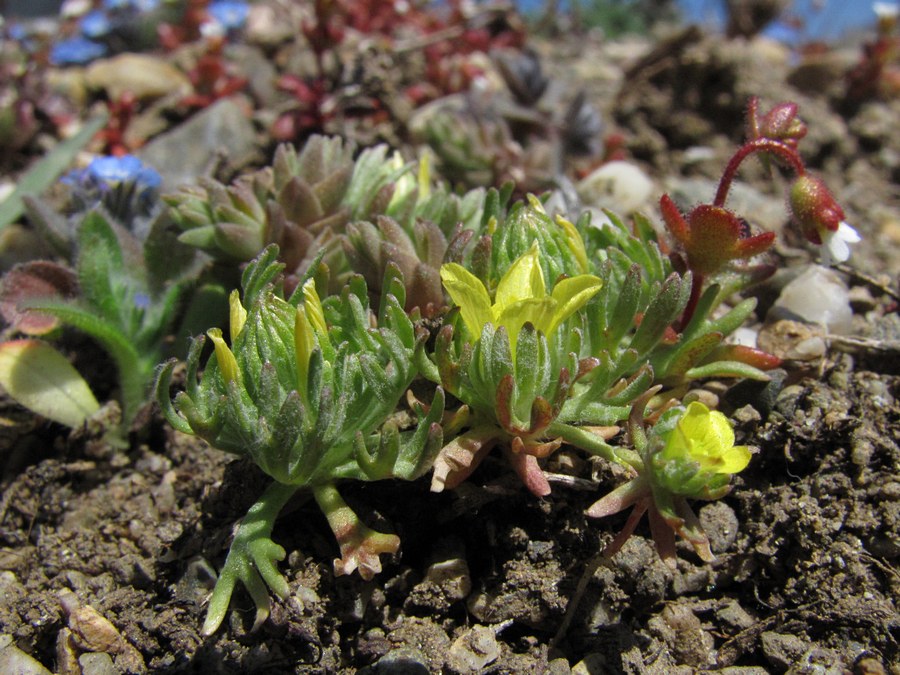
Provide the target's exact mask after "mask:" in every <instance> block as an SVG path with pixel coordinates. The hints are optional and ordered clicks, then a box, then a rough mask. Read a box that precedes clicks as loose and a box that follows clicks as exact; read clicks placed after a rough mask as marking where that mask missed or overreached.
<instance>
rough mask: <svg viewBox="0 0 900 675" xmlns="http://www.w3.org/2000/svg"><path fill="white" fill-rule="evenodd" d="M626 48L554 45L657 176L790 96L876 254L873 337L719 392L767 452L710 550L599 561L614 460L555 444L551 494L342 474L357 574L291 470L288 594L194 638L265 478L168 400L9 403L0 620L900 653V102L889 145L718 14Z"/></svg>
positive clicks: (504, 666) (733, 668)
mask: <svg viewBox="0 0 900 675" xmlns="http://www.w3.org/2000/svg"><path fill="white" fill-rule="evenodd" d="M626 47H627V45H625V46H623V45H608V44H607V45H604V44H602V43H600V42H597V43H589V44H588V45H587V46H586V47H584V48H583V49H581V50H580V54H578V55H576V54H573V53H566V49H571V47H568V48H553V47H551V46H549V45H544V46H543V47H542V49H541V51H542V52H545V53H548V54H549V55H550V56H551V57H552V58H553V59H554V62H555V63H556V64H557V65H556V67H557V68H560V69H570V77H571V72H576V73H587V74H588V78H587V79H586V86H587V88H588V91H589V93H590V95H591V97H592V98H594V99H595V100H596V102H597V104H598V105H599V106H600V107H601V108H603V109H604V110H605V111H606V113H607V120H615V123H616V125H617V126H618V127H619V128H620V129H621V130H622V131H624V132H625V133H626V136H627V137H628V138H629V148H630V149H631V151H632V153H633V155H634V157H635V158H636V159H638V160H640V161H641V162H642V163H643V165H644V166H645V168H646V170H647V171H648V172H649V173H651V174H652V175H654V176H655V177H657V178H660V179H662V178H663V177H665V176H667V175H670V174H671V173H672V172H676V171H677V172H679V173H682V174H684V175H688V174H690V175H701V176H702V175H703V174H704V173H705V172H707V173H709V174H710V176H712V175H713V172H712V170H711V169H710V170H709V171H707V170H706V169H704V168H703V166H699V167H698V166H697V165H691V166H690V168H685V167H686V166H687V164H686V163H685V162H681V161H680V160H679V157H681V156H682V155H683V154H684V153H685V152H686V151H687V150H688V149H689V148H690V147H692V146H693V145H695V144H697V143H698V142H700V140H701V139H705V141H704V142H705V144H707V145H709V146H710V147H712V148H713V150H714V151H716V152H718V151H719V149H720V148H727V147H733V145H731V146H729V142H733V140H734V139H735V138H736V137H739V135H740V119H741V106H742V105H743V101H745V100H746V96H747V95H749V94H751V93H758V94H761V95H762V96H764V97H765V98H766V99H767V101H769V102H773V101H776V100H781V99H783V98H794V99H796V100H799V101H800V103H801V111H803V110H807V111H815V112H814V114H810V115H809V116H808V117H809V119H810V121H811V122H815V124H816V125H818V127H817V128H818V129H819V130H820V131H818V132H816V133H818V134H819V136H815V137H814V138H812V139H811V146H812V152H813V154H814V159H813V164H814V166H815V167H816V168H818V169H819V170H820V171H821V172H823V173H825V175H826V177H827V178H828V180H829V181H830V182H831V184H832V188H833V190H834V192H835V193H836V194H837V195H839V196H846V202H847V204H846V208H847V210H848V219H852V222H854V224H857V226H858V229H859V230H860V231H861V232H862V233H863V235H864V237H865V239H866V241H865V242H864V243H863V244H862V245H860V246H859V247H858V248H857V249H856V251H855V252H854V258H853V259H852V261H851V262H852V266H853V268H855V269H856V270H863V271H865V273H866V276H865V277H863V276H860V275H859V274H858V273H850V274H845V275H844V278H845V279H846V280H847V283H848V284H849V285H850V286H851V287H852V288H851V290H852V292H853V293H852V296H851V297H852V298H853V299H854V305H853V306H854V310H855V312H856V316H855V321H856V323H855V324H854V329H855V330H854V336H855V338H857V339H856V340H855V341H854V340H851V339H845V340H843V341H840V340H835V341H831V342H829V343H828V344H829V349H828V351H827V353H826V354H825V355H824V356H822V357H820V358H818V359H817V360H814V361H812V362H802V363H801V362H795V361H788V362H787V363H786V366H785V368H784V370H782V371H779V372H777V373H776V374H775V376H774V377H773V379H772V382H771V383H769V384H767V385H754V386H751V385H749V384H742V385H738V386H737V387H734V388H732V389H730V390H728V391H725V389H724V388H720V389H718V390H717V393H718V394H719V395H720V396H721V399H722V401H723V405H722V408H723V409H724V410H725V411H726V412H728V413H729V414H730V415H731V417H732V418H733V419H734V420H735V422H736V433H737V437H738V442H739V443H742V444H748V445H752V446H755V447H757V448H758V449H759V452H758V454H757V455H756V456H755V458H754V460H753V461H752V462H751V464H750V467H749V468H748V469H747V470H746V471H744V472H743V473H741V474H740V475H739V476H737V477H736V480H735V486H734V490H733V491H732V493H731V494H730V495H729V496H727V497H726V498H724V499H722V500H721V501H718V502H714V503H710V504H706V505H702V506H701V505H699V504H698V505H697V506H698V507H699V514H700V517H701V520H702V521H703V523H704V524H705V526H706V530H707V532H709V533H710V536H711V538H712V548H713V551H714V553H715V554H716V561H715V562H713V563H711V564H704V563H702V562H701V561H700V560H699V559H698V558H697V557H696V555H695V554H694V553H693V551H692V549H691V548H690V547H689V546H687V545H684V543H683V542H682V543H680V544H679V548H678V554H679V557H678V566H677V569H676V570H671V569H670V568H668V567H667V566H666V565H665V564H663V563H662V562H661V561H660V560H659V559H658V557H657V555H656V553H655V551H654V549H653V546H652V542H651V541H650V539H649V531H648V529H647V527H646V525H643V526H641V527H639V528H638V532H637V534H636V535H635V536H633V537H632V538H631V539H630V540H629V541H628V542H627V544H626V545H625V547H624V548H623V549H622V551H621V552H620V553H619V554H617V555H616V556H615V557H614V558H613V559H611V560H608V559H599V558H598V554H599V552H600V551H601V550H602V548H603V546H604V545H605V544H606V543H607V542H608V541H609V540H610V539H611V538H612V537H613V536H614V535H615V533H616V532H617V531H618V529H619V528H620V527H621V526H622V525H623V523H624V516H620V517H613V518H610V519H606V520H601V521H594V520H589V519H587V518H586V517H585V515H584V511H585V509H586V507H587V506H588V505H590V504H591V503H592V502H593V501H595V500H596V499H597V497H598V495H600V494H603V493H605V492H607V491H609V489H611V488H612V487H614V486H615V485H616V484H617V483H618V481H619V480H620V478H621V477H619V476H618V475H617V474H615V473H614V472H611V471H610V470H609V468H608V467H605V466H603V465H602V464H599V463H598V464H594V463H592V462H588V461H585V460H584V459H583V458H581V457H579V456H577V455H574V454H572V455H570V454H568V453H567V452H566V451H563V452H562V453H561V454H560V455H558V456H557V458H556V459H554V460H553V464H552V465H551V466H550V467H549V468H550V470H551V471H553V472H555V473H557V474H569V475H570V476H575V477H576V478H580V479H586V480H583V481H571V480H569V481H566V480H563V479H556V480H555V481H554V489H553V494H552V495H551V496H550V497H549V498H547V499H544V500H540V499H536V498H535V497H533V496H531V495H530V494H529V493H527V492H526V491H525V490H524V489H523V488H522V487H521V485H519V484H518V483H517V482H516V481H515V480H512V479H511V478H510V476H509V474H508V470H507V469H506V468H505V465H504V464H503V463H502V462H500V461H499V459H498V460H496V461H493V460H488V461H487V462H485V464H484V465H483V466H482V467H480V468H479V470H478V471H477V472H476V473H475V474H474V475H473V477H472V478H471V479H470V480H469V481H468V482H467V483H466V484H464V485H463V486H461V487H460V488H459V489H457V490H455V491H453V492H449V493H442V494H438V495H435V494H431V493H430V492H429V491H428V479H427V478H426V479H422V480H420V481H418V482H414V483H399V482H398V483H392V482H384V483H374V484H366V485H354V484H348V485H345V486H342V493H343V494H344V496H345V498H346V500H347V501H348V502H349V503H350V504H351V505H352V506H353V507H354V508H355V509H356V510H357V512H358V513H359V514H360V515H361V516H362V517H363V518H364V519H365V520H366V522H368V523H369V524H370V525H377V526H378V527H379V528H380V529H381V530H382V531H386V532H396V533H397V534H399V535H400V537H401V540H402V542H403V544H402V547H401V550H400V552H399V553H398V554H397V555H396V556H394V557H393V558H390V559H389V558H387V557H384V556H383V562H384V571H383V572H382V573H381V574H379V575H378V576H376V577H375V579H374V580H372V581H369V582H366V581H363V580H361V579H360V578H359V577H358V576H356V575H353V576H349V577H335V576H334V574H333V571H332V560H333V559H334V557H335V556H336V555H337V548H336V545H335V543H334V540H333V537H332V535H331V532H330V530H329V528H328V525H327V523H326V522H325V520H324V518H323V517H322V515H321V514H320V512H319V510H318V509H317V508H316V506H315V504H314V502H312V501H309V500H308V499H307V498H306V497H305V496H303V495H300V496H298V497H297V499H295V500H294V501H292V502H291V503H290V504H289V505H288V507H287V508H286V509H285V510H284V512H283V513H282V515H281V517H280V519H279V520H278V523H277V526H276V529H275V532H274V537H273V538H274V539H275V541H277V542H278V543H280V544H281V545H282V546H284V547H285V549H286V550H287V551H288V552H289V554H288V557H287V559H286V561H285V562H284V563H282V565H281V569H282V570H283V571H284V573H285V574H286V576H287V578H288V580H289V581H290V589H291V596H290V598H289V600H287V601H285V602H279V601H274V604H273V608H272V614H271V617H270V618H269V620H268V621H267V622H266V623H265V624H264V625H263V626H262V627H261V628H260V629H259V630H258V631H256V632H250V626H251V624H252V617H253V612H252V611H251V607H252V605H251V603H250V601H249V598H248V597H247V596H246V595H245V594H244V593H243V592H241V591H238V592H236V594H235V598H234V601H233V604H232V608H233V611H231V612H230V614H229V617H228V619H227V620H226V622H225V624H224V625H223V627H222V628H221V629H220V630H219V631H218V632H217V633H216V634H215V635H213V636H212V637H208V638H205V637H202V636H201V634H200V626H201V622H202V617H203V613H204V609H205V608H204V603H205V601H206V599H207V597H208V593H209V591H210V589H211V586H212V583H213V581H214V578H215V569H217V568H218V567H220V566H221V565H222V564H223V562H224V559H225V554H226V553H227V549H228V546H229V543H230V537H231V535H232V532H233V528H234V526H235V523H236V522H237V521H239V519H240V518H241V517H242V516H243V515H244V514H245V513H246V509H247V508H248V507H249V505H250V504H251V503H252V502H253V501H254V500H255V499H256V498H257V497H258V496H259V494H260V493H261V491H262V489H263V487H264V485H265V484H266V480H267V479H266V477H265V476H264V475H263V474H261V473H260V472H259V471H258V470H257V469H256V468H255V467H254V466H253V465H252V464H251V463H249V462H246V461H241V460H233V459H232V458H231V457H229V456H226V455H224V454H223V453H220V452H218V451H216V450H212V449H210V448H208V447H207V446H205V445H204V444H203V443H202V442H199V441H197V440H196V439H194V438H191V437H187V436H183V435H180V434H178V433H176V432H174V431H172V430H171V429H168V428H167V427H166V426H165V425H164V424H163V423H162V421H161V420H159V419H154V420H153V421H152V422H151V423H150V424H149V425H148V426H147V427H146V428H145V430H144V431H143V432H142V433H141V434H140V435H136V436H133V437H132V439H131V444H130V447H129V448H127V449H125V450H121V449H115V448H112V447H110V446H108V445H106V444H104V443H103V442H102V441H98V440H97V439H96V438H92V437H90V435H89V434H84V433H80V434H72V435H67V434H66V433H65V432H64V430H62V429H61V428H60V427H57V426H54V425H50V424H47V423H43V422H40V421H36V420H34V419H33V418H31V417H29V416H28V415H26V414H23V413H22V411H21V410H20V409H17V408H16V407H15V406H13V405H12V404H8V405H7V407H6V408H5V409H4V411H3V420H2V421H3V423H4V426H5V427H6V430H5V431H6V433H5V434H4V435H3V437H2V438H0V443H2V445H0V447H2V451H0V452H2V455H0V457H2V459H3V465H2V466H3V476H2V489H3V496H2V501H0V633H3V634H7V635H10V636H11V637H12V640H13V641H14V643H15V646H16V647H17V648H18V649H19V650H21V651H23V652H25V653H27V654H30V655H32V656H33V657H34V658H35V659H36V660H37V661H39V662H40V663H41V664H43V665H44V666H45V667H47V668H49V669H52V670H54V671H56V672H66V673H68V672H85V673H115V672H130V673H139V672H154V673H291V672H296V673H353V672H366V673H428V672H433V673H438V672H450V673H453V672H460V673H462V672H484V673H526V672H527V673H554V674H555V673H560V674H562V673H569V672H575V673H580V674H584V673H667V674H668V673H691V672H696V671H697V670H704V669H710V670H722V671H724V672H729V673H747V674H751V673H763V672H775V673H783V672H792V673H845V672H851V673H860V674H862V673H882V672H894V673H900V646H898V640H900V612H898V604H900V573H898V569H897V563H898V560H900V471H898V469H900V402H898V401H900V357H898V348H897V344H898V337H900V328H898V326H900V322H898V321H897V314H896V310H897V300H896V297H897V296H896V294H894V295H893V297H892V295H891V291H890V284H891V283H893V282H894V281H895V280H893V279H891V278H890V277H888V278H887V280H886V281H885V280H884V279H883V278H882V277H879V275H884V274H885V273H887V274H888V275H890V274H896V272H897V270H898V269H900V234H898V230H900V218H898V217H897V213H898V201H897V199H898V195H897V193H896V181H897V178H898V173H897V171H898V169H897V165H898V164H900V160H898V159H897V156H900V154H898V150H897V144H898V143H900V141H898V137H897V134H896V128H895V127H894V131H893V132H890V133H887V134H886V135H882V136H880V141H878V142H877V143H876V142H875V141H873V140H872V136H873V134H874V132H872V130H871V128H872V126H873V125H877V124H878V123H879V120H882V121H883V120H884V118H885V117H887V119H891V118H892V119H893V120H894V124H896V120H897V119H898V118H900V117H898V108H897V101H894V102H893V103H883V102H882V103H870V104H866V105H863V106H859V107H857V108H856V109H855V110H850V111H847V110H843V109H841V107H840V106H839V105H837V104H836V102H835V100H834V99H833V98H832V99H829V96H830V94H829V93H828V92H819V93H818V94H817V95H813V94H810V93H808V92H807V93H804V90H802V88H801V89H796V88H793V87H791V86H790V85H788V84H787V81H788V79H789V78H790V76H791V75H792V73H794V72H795V71H793V70H790V69H789V67H788V66H787V65H785V66H784V71H783V72H775V73H772V72H760V71H759V68H758V67H754V66H753V61H752V59H753V58H756V57H757V56H758V52H759V50H760V49H762V48H761V47H759V46H757V47H753V48H751V47H748V46H747V45H746V44H744V43H739V45H738V46H737V47H735V43H729V44H725V43H722V42H720V41H718V40H712V39H702V40H700V41H699V43H697V44H695V45H694V46H691V47H689V48H683V47H682V48H678V49H675V50H674V52H670V53H663V55H662V56H661V57H660V58H657V59H656V60H652V59H651V60H650V63H651V65H646V66H644V68H643V69H638V71H637V72H632V74H631V80H630V82H631V84H630V85H629V87H628V88H627V90H626V93H624V94H620V95H619V96H618V97H616V96H615V95H614V94H615V92H616V91H617V90H618V89H619V85H620V83H621V77H622V72H623V68H624V66H625V65H627V64H628V63H634V62H635V59H634V58H633V57H634V56H635V51H634V49H631V50H629V49H626ZM632 47H634V45H632ZM649 48H650V46H649V45H647V44H642V45H638V46H637V47H635V49H637V54H638V55H641V54H643V55H646V54H647V52H648V50H649ZM754 49H755V50H756V51H754ZM754 54H755V55H756V56H754ZM760 58H761V57H760ZM575 59H577V61H575V62H574V63H573V60H575ZM601 59H602V60H601ZM591 63H593V64H594V66H593V67H591V68H589V67H588V64H591ZM597 63H602V64H603V66H602V67H600V66H597V65H596V64H597ZM561 64H562V65H561ZM570 67H571V68H570ZM604 68H605V70H604ZM591 73H594V74H595V76H594V78H593V79H591V78H590V74H591ZM598 73H599V74H600V75H597V74H598ZM603 73H606V74H607V75H608V76H604V75H603ZM697 73H702V74H705V75H706V76H707V77H706V79H703V78H700V76H699V75H698V74H697ZM678 82H691V83H696V85H694V84H692V85H691V87H689V88H688V87H686V85H685V86H680V87H679V86H676V83H678ZM875 107H877V109H875ZM663 111H665V113H666V114H665V115H663ZM682 111H684V114H681V113H682ZM688 113H690V114H688ZM679 115H681V117H680V120H681V121H680V122H679ZM860 116H868V117H867V118H865V119H869V120H870V121H869V122H866V121H865V119H863V118H861V117H860ZM811 126H813V125H811ZM822 127H825V131H824V132H822V131H821V129H822ZM888 128H890V126H888ZM811 133H812V132H811ZM874 137H875V138H879V136H878V135H877V134H875V135H874ZM664 150H665V151H666V152H664ZM725 152H727V149H726V150H725ZM892 153H894V154H892ZM726 156H727V155H726ZM715 164H716V163H715V162H710V165H715ZM721 165H722V164H721V162H719V163H718V166H719V167H721ZM704 166H705V164H704ZM747 179H748V180H750V181H753V179H754V175H753V174H752V172H751V173H750V174H749V176H748V177H747ZM759 184H760V185H764V184H765V183H764V182H760V183H759ZM773 194H774V193H773ZM780 252H781V253H782V254H784V259H785V260H786V261H788V262H790V263H792V264H799V263H805V262H807V261H808V260H809V256H808V255H806V254H805V253H804V254H800V255H799V256H798V254H797V252H796V249H787V248H785V249H783V250H781V251H780ZM804 256H806V257H804ZM873 277H874V278H875V279H873ZM878 279H881V281H878ZM879 284H883V286H879ZM587 481H592V486H591V489H589V490H584V489H578V487H579V486H583V485H584V484H585V483H586V482H587ZM376 505H377V506H378V510H377V511H375V510H373V509H374V508H375V507H376ZM581 582H584V583H581ZM0 654H2V651H0ZM32 672H38V671H32Z"/></svg>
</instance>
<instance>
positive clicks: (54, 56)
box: [50, 37, 106, 66]
mask: <svg viewBox="0 0 900 675" xmlns="http://www.w3.org/2000/svg"><path fill="white" fill-rule="evenodd" d="M104 54H106V45H102V44H100V43H99V42H93V41H92V40H88V39H87V38H83V37H74V38H69V39H68V40H62V41H60V42H57V43H56V44H55V45H53V47H52V48H51V49H50V63H52V64H54V65H57V66H65V65H71V64H82V63H89V62H90V61H93V60H94V59H98V58H100V57H101V56H103V55H104Z"/></svg>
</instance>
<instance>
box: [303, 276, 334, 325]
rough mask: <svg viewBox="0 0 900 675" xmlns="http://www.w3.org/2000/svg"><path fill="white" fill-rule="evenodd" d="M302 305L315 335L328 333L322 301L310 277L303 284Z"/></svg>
mask: <svg viewBox="0 0 900 675" xmlns="http://www.w3.org/2000/svg"><path fill="white" fill-rule="evenodd" d="M303 307H304V308H305V310H306V318H307V319H308V320H309V324H310V325H311V326H312V328H313V330H314V331H315V332H316V334H317V335H320V336H324V335H327V334H328V326H327V325H326V323H325V311H324V310H323V309H322V301H321V300H319V294H318V293H317V292H316V284H315V282H313V280H312V279H310V280H309V281H307V282H306V283H305V284H303Z"/></svg>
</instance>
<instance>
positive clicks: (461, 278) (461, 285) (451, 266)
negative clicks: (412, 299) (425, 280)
mask: <svg viewBox="0 0 900 675" xmlns="http://www.w3.org/2000/svg"><path fill="white" fill-rule="evenodd" d="M441 281H443V282H444V288H446V289H447V293H448V294H449V295H450V299H451V300H453V303H454V304H455V305H456V306H457V307H459V310H460V313H461V314H462V318H463V322H464V323H465V324H466V328H468V330H469V333H470V335H471V337H472V339H473V340H477V339H478V338H480V337H481V329H482V328H484V324H486V323H488V322H489V321H491V319H492V315H491V296H489V295H488V292H487V289H486V288H485V287H484V284H483V283H481V280H480V279H478V277H476V276H475V275H474V274H472V273H471V272H470V271H469V270H467V269H466V268H465V267H463V266H462V265H457V264H456V263H446V264H444V265H441Z"/></svg>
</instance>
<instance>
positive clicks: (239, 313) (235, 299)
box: [228, 289, 247, 344]
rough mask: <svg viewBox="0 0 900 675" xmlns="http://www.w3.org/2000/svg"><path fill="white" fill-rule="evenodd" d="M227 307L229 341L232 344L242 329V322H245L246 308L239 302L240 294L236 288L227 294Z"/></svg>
mask: <svg viewBox="0 0 900 675" xmlns="http://www.w3.org/2000/svg"><path fill="white" fill-rule="evenodd" d="M228 309H229V315H230V320H229V333H230V336H231V343H232V344H234V341H235V340H236V339H237V336H238V335H240V334H241V331H242V330H243V329H244V324H245V323H246V322H247V310H246V309H244V306H243V305H242V304H241V294H240V292H239V291H238V290H237V289H235V290H233V291H231V295H229V296H228Z"/></svg>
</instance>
